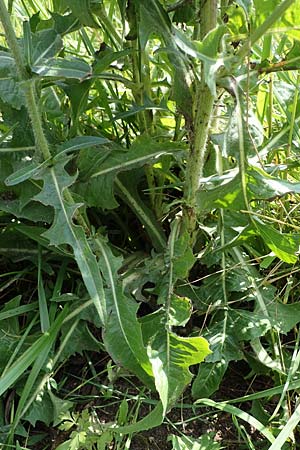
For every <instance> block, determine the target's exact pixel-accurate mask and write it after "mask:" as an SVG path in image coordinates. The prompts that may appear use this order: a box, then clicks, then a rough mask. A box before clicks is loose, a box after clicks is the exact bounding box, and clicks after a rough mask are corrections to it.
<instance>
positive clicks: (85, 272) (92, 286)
mask: <svg viewBox="0 0 300 450" xmlns="http://www.w3.org/2000/svg"><path fill="white" fill-rule="evenodd" d="M68 161H70V157H64V158H63V159H62V160H60V161H59V162H57V163H56V164H55V165H54V166H53V167H46V168H43V169H42V171H41V172H40V173H39V174H38V175H36V179H40V180H42V181H43V183H44V185H43V189H42V191H41V192H40V193H39V194H38V195H36V196H35V198H34V199H35V200H36V201H39V202H41V203H43V204H44V205H46V206H52V207H53V208H54V210H55V215H54V222H53V224H52V226H51V228H50V229H49V230H47V231H46V232H45V233H43V236H44V237H46V238H47V239H49V241H50V244H51V245H55V246H59V245H61V244H68V245H70V246H71V247H72V249H73V252H74V257H75V260H76V262H77V264H78V267H79V269H80V271H81V274H82V278H83V281H84V283H85V286H86V289H87V291H88V293H89V295H90V296H91V299H92V300H93V302H94V305H95V307H96V309H97V312H98V314H99V318H100V321H101V323H102V324H104V323H106V303H105V296H104V290H103V283H102V278H101V275H100V273H99V269H98V265H97V260H96V258H95V256H94V254H93V252H92V250H91V247H90V244H89V242H88V240H87V238H86V236H85V232H84V230H83V228H82V227H81V226H78V225H75V224H74V222H73V216H74V214H75V212H76V210H77V209H78V207H79V206H80V205H79V204H70V203H68V202H67V201H66V200H65V198H64V191H65V189H66V188H67V187H69V186H71V185H72V184H73V183H74V181H75V179H76V175H75V176H70V175H69V174H68V173H67V172H66V170H65V165H66V164H67V162H68Z"/></svg>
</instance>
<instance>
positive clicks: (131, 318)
mask: <svg viewBox="0 0 300 450" xmlns="http://www.w3.org/2000/svg"><path fill="white" fill-rule="evenodd" d="M95 243H96V245H97V250H98V252H99V268H100V270H101V272H102V274H103V277H104V279H105V280H106V284H107V286H108V288H107V289H106V292H105V294H106V302H107V322H106V323H105V328H104V329H103V342H104V344H105V347H106V349H107V351H108V352H109V354H110V355H111V357H112V358H113V360H114V361H115V362H117V363H119V364H122V365H123V366H124V367H126V368H127V369H129V370H130V371H132V372H133V373H134V374H135V375H136V376H138V377H139V378H140V379H141V380H142V381H143V382H144V383H145V384H146V385H150V386H151V385H153V381H152V369H151V365H150V363H149V360H148V356H147V352H146V349H145V347H144V343H143V338H142V332H141V326H140V324H139V322H138V320H137V309H138V305H137V303H136V302H135V301H133V300H132V299H131V298H129V297H126V296H125V295H124V293H123V289H122V286H121V284H120V282H118V276H117V270H118V269H119V268H120V264H121V260H120V258H117V257H115V256H114V255H113V253H112V251H111V250H110V248H109V246H108V245H107V244H106V242H104V240H103V239H100V238H97V239H96V241H95Z"/></svg>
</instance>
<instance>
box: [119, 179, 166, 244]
mask: <svg viewBox="0 0 300 450" xmlns="http://www.w3.org/2000/svg"><path fill="white" fill-rule="evenodd" d="M133 174H135V172H133V171H130V172H129V174H128V175H127V174H124V175H123V176H122V175H119V177H117V178H116V179H115V188H116V194H117V196H118V197H120V198H122V200H123V201H125V202H126V203H127V205H128V206H129V208H131V209H132V211H134V213H135V215H136V217H138V219H139V220H140V222H141V223H142V224H143V225H144V227H145V229H146V231H147V233H148V235H149V236H150V238H151V241H152V244H153V247H154V248H155V249H156V250H157V251H162V250H163V249H164V248H165V246H166V236H165V234H164V231H163V229H162V227H161V225H160V223H159V222H158V220H157V219H156V217H155V215H154V213H153V212H152V211H151V209H150V208H148V207H147V206H146V204H145V202H144V201H143V200H142V199H141V196H140V193H139V192H138V187H137V184H136V181H137V180H136V178H135V177H132V175H133ZM133 178H134V179H133Z"/></svg>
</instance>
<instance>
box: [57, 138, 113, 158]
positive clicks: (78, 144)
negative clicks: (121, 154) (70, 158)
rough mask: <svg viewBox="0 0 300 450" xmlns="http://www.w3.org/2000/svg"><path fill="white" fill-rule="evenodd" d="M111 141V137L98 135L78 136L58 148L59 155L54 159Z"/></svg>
mask: <svg viewBox="0 0 300 450" xmlns="http://www.w3.org/2000/svg"><path fill="white" fill-rule="evenodd" d="M109 142H110V141H109V139H106V138H102V137H98V136H77V137H75V138H73V139H70V140H69V141H67V142H64V143H63V144H61V145H60V146H59V147H58V148H57V155H56V156H55V157H54V160H56V159H58V158H60V157H61V155H62V154H63V153H69V152H75V151H78V150H83V149H89V148H91V147H96V146H97V145H103V144H108V143H109Z"/></svg>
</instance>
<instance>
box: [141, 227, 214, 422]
mask: <svg viewBox="0 0 300 450" xmlns="http://www.w3.org/2000/svg"><path fill="white" fill-rule="evenodd" d="M179 228H180V222H179V220H175V221H174V222H173V224H172V226H171V230H172V231H171V235H170V240H169V252H168V256H167V258H168V260H167V267H168V273H167V274H166V276H165V285H166V286H164V284H162V291H163V292H162V293H160V297H162V296H164V297H165V298H164V299H163V301H162V300H160V302H161V303H163V307H162V308H161V310H158V311H156V312H155V313H153V314H152V315H149V316H146V317H145V318H143V319H142V320H141V322H142V326H143V335H144V340H145V343H147V353H148V356H149V359H150V362H151V364H152V370H153V374H154V378H155V386H156V389H157V391H158V393H159V396H160V399H161V401H162V404H163V414H164V415H165V414H166V413H167V411H168V410H169V408H170V407H171V406H172V405H173V404H174V403H175V402H176V400H177V398H178V397H179V396H180V395H181V393H182V392H183V390H184V389H185V387H186V386H187V385H188V384H189V383H190V381H191V379H192V374H191V372H190V371H189V367H190V366H191V365H194V364H198V363H200V362H202V361H203V360H204V358H205V357H206V356H208V355H209V354H210V353H211V352H210V350H209V346H208V342H207V341H206V340H205V339H204V338H202V337H199V336H196V337H187V338H185V337H180V336H177V335H176V334H175V333H174V332H173V331H172V325H177V326H178V325H183V324H185V323H186V322H187V320H188V319H189V317H190V314H191V308H190V302H189V301H188V300H187V299H180V298H179V297H176V296H174V295H173V286H174V284H175V282H176V281H177V279H178V278H181V277H182V276H186V273H187V268H188V267H189V268H190V265H191V263H192V264H193V263H194V260H193V255H192V254H191V256H192V260H190V255H189V253H187V241H186V239H185V235H182V236H181V237H179ZM186 260H187V261H186ZM177 308H178V311H177Z"/></svg>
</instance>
